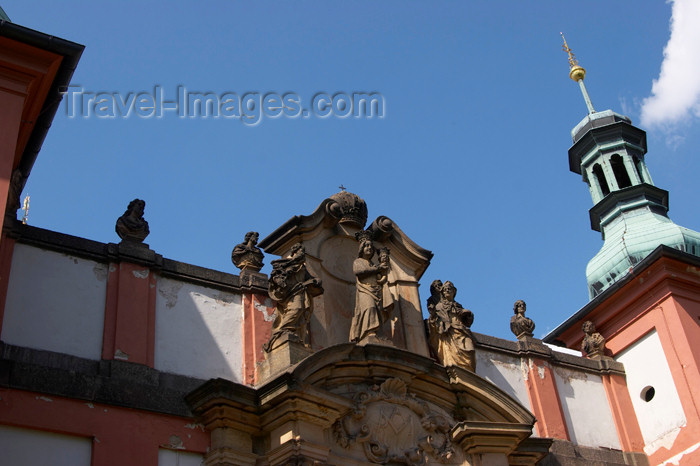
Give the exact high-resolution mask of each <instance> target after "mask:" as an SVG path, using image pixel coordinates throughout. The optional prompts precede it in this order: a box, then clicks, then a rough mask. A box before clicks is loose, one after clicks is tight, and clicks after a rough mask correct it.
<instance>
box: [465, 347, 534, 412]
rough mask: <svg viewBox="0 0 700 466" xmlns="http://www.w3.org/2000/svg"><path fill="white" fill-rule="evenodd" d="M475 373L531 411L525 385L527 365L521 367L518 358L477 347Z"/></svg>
mask: <svg viewBox="0 0 700 466" xmlns="http://www.w3.org/2000/svg"><path fill="white" fill-rule="evenodd" d="M476 373H477V375H479V376H481V377H483V378H485V379H486V380H488V381H489V382H491V383H492V384H494V385H496V386H497V387H498V388H500V389H501V390H503V391H505V392H506V393H508V394H509V395H510V396H512V397H513V398H515V399H516V400H518V401H519V402H520V404H521V405H523V406H524V407H526V408H527V409H529V410H530V411H532V407H531V406H530V399H529V397H528V394H527V387H526V386H525V377H526V374H527V367H525V368H523V367H522V364H521V359H520V358H515V357H512V356H507V355H504V354H500V353H496V352H492V351H484V350H481V349H479V350H477V352H476Z"/></svg>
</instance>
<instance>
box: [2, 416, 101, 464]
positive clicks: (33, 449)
mask: <svg viewBox="0 0 700 466" xmlns="http://www.w3.org/2000/svg"><path fill="white" fill-rule="evenodd" d="M91 455H92V439H89V438H85V437H73V436H69V435H60V434H54V433H50V432H43V431H40V430H30V429H20V428H17V427H10V426H3V425H0V464H3V465H7V466H37V465H51V466H90V459H91Z"/></svg>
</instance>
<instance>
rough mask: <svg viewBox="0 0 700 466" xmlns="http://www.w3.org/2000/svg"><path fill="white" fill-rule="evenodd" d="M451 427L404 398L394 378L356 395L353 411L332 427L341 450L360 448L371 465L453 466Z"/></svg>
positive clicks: (407, 396)
mask: <svg viewBox="0 0 700 466" xmlns="http://www.w3.org/2000/svg"><path fill="white" fill-rule="evenodd" d="M451 430H452V421H451V420H450V419H448V418H447V417H446V416H444V415H442V414H440V413H437V412H434V411H433V410H431V409H430V407H429V406H428V404H427V403H425V402H423V401H421V400H419V399H417V398H416V397H415V395H413V394H410V393H408V391H407V387H406V384H405V383H404V382H403V381H402V380H400V379H397V378H391V379H387V380H386V381H385V382H384V383H382V384H381V385H380V386H377V385H375V386H373V387H371V388H370V389H368V390H365V391H363V392H360V393H358V394H357V396H356V399H355V405H354V407H353V410H352V411H351V412H350V413H349V414H347V415H346V416H344V417H342V418H340V419H339V420H338V421H337V422H336V423H335V424H334V425H333V435H334V437H335V440H336V442H337V443H338V444H339V445H340V446H342V447H343V448H349V447H351V446H352V445H355V444H357V445H360V446H361V447H362V450H363V451H364V454H365V456H366V457H367V460H368V461H369V462H371V463H374V464H391V465H400V464H405V465H426V464H429V463H434V462H437V463H447V464H456V463H458V459H457V453H456V451H455V449H454V448H453V446H452V441H451V438H450V433H451Z"/></svg>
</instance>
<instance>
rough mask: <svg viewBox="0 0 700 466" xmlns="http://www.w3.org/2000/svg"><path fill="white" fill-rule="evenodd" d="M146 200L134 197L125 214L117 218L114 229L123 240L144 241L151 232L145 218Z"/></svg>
mask: <svg viewBox="0 0 700 466" xmlns="http://www.w3.org/2000/svg"><path fill="white" fill-rule="evenodd" d="M145 208H146V201H143V200H141V199H134V200H133V201H131V202H129V206H128V207H127V208H126V212H124V215H122V216H121V217H119V218H118V219H117V224H116V225H115V227H114V229H115V231H116V232H117V234H118V235H119V237H120V238H121V239H122V241H131V242H134V243H142V242H143V240H144V239H146V236H148V234H149V233H150V230H149V229H148V222H147V221H146V220H145V219H144V218H143V212H144V209H145Z"/></svg>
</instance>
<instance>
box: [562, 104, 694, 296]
mask: <svg viewBox="0 0 700 466" xmlns="http://www.w3.org/2000/svg"><path fill="white" fill-rule="evenodd" d="M571 135H572V139H573V141H574V145H573V146H572V148H571V149H570V150H569V164H570V168H571V170H572V171H573V172H575V173H578V174H584V170H583V168H584V167H583V166H582V154H586V157H589V156H590V157H594V159H593V160H592V161H591V160H588V163H593V162H595V163H596V164H599V166H603V167H607V176H608V177H610V176H614V177H615V178H616V179H617V182H616V184H615V185H610V184H609V183H608V187H609V188H610V189H611V191H610V192H609V193H608V194H607V195H605V197H603V198H602V199H600V200H599V201H598V202H597V203H596V205H595V206H594V207H593V208H592V209H591V211H590V215H591V227H592V228H593V229H594V230H599V231H602V233H603V239H604V240H605V243H604V244H603V247H602V248H601V249H600V251H599V252H598V253H597V254H596V255H595V256H594V257H593V258H592V259H591V260H590V262H589V263H588V266H587V267H586V278H587V281H588V291H589V295H590V297H591V299H593V298H594V297H595V296H597V295H598V294H600V293H601V292H602V291H604V290H605V289H607V288H608V287H609V286H610V285H612V284H613V283H615V282H616V281H618V280H620V279H621V278H623V277H624V276H626V275H627V274H628V273H629V272H630V271H631V270H632V268H633V267H634V266H636V265H637V264H638V263H639V262H641V261H642V260H643V259H644V258H645V257H647V256H648V255H649V254H650V253H651V252H652V251H654V250H655V249H656V248H658V247H659V246H661V245H664V246H668V247H671V248H674V249H678V250H680V251H683V252H686V253H689V254H692V255H694V256H699V257H700V233H698V232H696V231H693V230H689V229H688V228H684V227H681V226H678V225H676V224H675V223H673V221H671V219H669V218H668V215H667V212H668V193H667V192H666V191H664V190H663V189H660V188H657V187H656V186H654V185H653V184H651V180H650V179H649V177H648V176H647V177H645V178H644V179H641V178H642V174H641V173H638V175H639V176H638V177H637V176H636V174H635V175H634V176H630V178H634V180H630V179H628V180H627V186H626V187H617V185H619V184H620V183H621V181H620V178H618V175H617V174H615V173H614V170H613V168H612V162H610V157H611V155H612V153H613V152H615V153H616V154H622V155H623V156H626V157H627V158H628V159H627V160H628V162H627V163H628V165H627V166H625V167H624V168H623V170H630V169H631V170H634V166H632V165H633V164H634V163H635V162H634V160H638V162H637V163H638V164H639V165H641V166H642V168H640V167H639V166H637V167H636V171H637V172H640V171H641V170H644V169H645V168H644V167H645V164H644V160H643V158H642V156H643V154H644V153H646V133H645V132H644V131H642V130H641V129H639V128H637V127H635V126H633V125H632V124H631V120H630V119H629V118H628V117H626V116H624V115H620V114H617V113H615V112H613V111H611V110H605V111H602V112H595V113H592V114H589V115H587V116H586V117H585V118H584V119H583V120H581V122H580V123H579V124H578V125H576V127H574V129H573V130H572V131H571ZM630 147H632V150H631V151H630V150H629V148H630ZM640 154H641V155H640ZM590 157H589V158H590ZM635 158H638V159H635ZM619 160H622V159H619ZM618 168H620V167H619V166H618ZM603 170H605V168H604V169H603ZM628 174H629V171H628ZM584 176H585V174H584ZM584 179H585V178H584ZM640 179H641V182H640ZM630 181H632V182H631V185H630ZM588 182H589V184H590V183H592V181H591V179H590V177H589V179H588ZM594 182H595V183H596V186H598V185H599V184H601V183H604V184H605V183H607V182H606V181H605V179H603V180H602V181H601V180H594ZM591 192H592V195H593V192H594V190H593V189H592V191H591ZM596 192H597V191H596ZM594 199H595V197H594Z"/></svg>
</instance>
